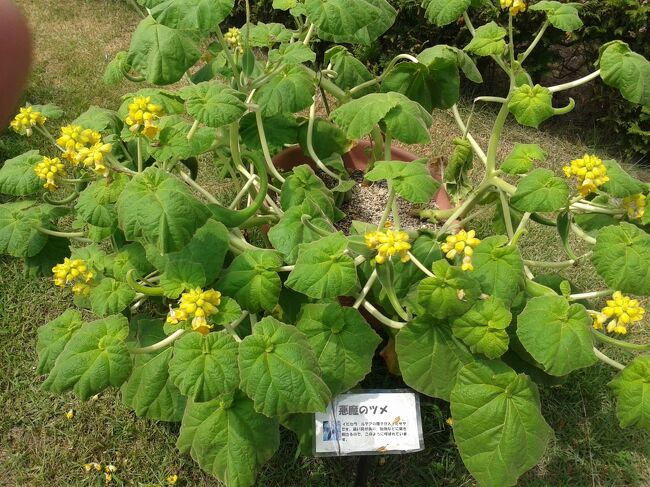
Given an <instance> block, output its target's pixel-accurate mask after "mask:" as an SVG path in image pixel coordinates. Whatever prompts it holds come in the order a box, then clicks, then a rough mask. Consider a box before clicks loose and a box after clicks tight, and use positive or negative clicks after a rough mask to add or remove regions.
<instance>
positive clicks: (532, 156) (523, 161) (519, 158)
mask: <svg viewBox="0 0 650 487" xmlns="http://www.w3.org/2000/svg"><path fill="white" fill-rule="evenodd" d="M545 160H546V152H544V150H543V149H542V148H541V147H540V146H539V145H537V144H515V148H514V149H513V150H512V152H511V153H510V154H508V157H506V159H505V160H504V161H503V164H502V165H501V167H500V169H501V170H502V171H503V172H505V173H506V174H526V173H528V172H530V171H531V170H532V169H533V163H534V162H544V161H545Z"/></svg>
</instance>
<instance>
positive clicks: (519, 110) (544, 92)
mask: <svg viewBox="0 0 650 487" xmlns="http://www.w3.org/2000/svg"><path fill="white" fill-rule="evenodd" d="M508 108H509V109H510V112H511V113H512V114H513V115H514V116H515V118H516V119H517V122H519V123H520V124H522V125H525V126H527V127H534V128H537V127H539V126H540V124H541V123H542V122H543V121H545V120H547V119H549V118H551V117H552V116H553V115H555V109H554V108H553V94H552V93H551V92H550V91H549V89H548V88H544V87H543V86H540V85H535V86H534V87H531V86H530V85H521V86H520V87H519V88H517V89H516V90H515V91H514V92H513V94H512V97H511V99H510V102H509V103H508Z"/></svg>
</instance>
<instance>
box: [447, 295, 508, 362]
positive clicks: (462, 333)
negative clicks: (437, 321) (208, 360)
mask: <svg viewBox="0 0 650 487" xmlns="http://www.w3.org/2000/svg"><path fill="white" fill-rule="evenodd" d="M511 320H512V313H510V311H508V308H506V306H505V304H504V303H503V301H501V300H500V299H498V298H494V297H490V298H488V299H486V300H485V301H477V303H476V304H475V305H474V306H472V308H471V309H470V310H469V311H468V312H467V313H465V314H464V315H463V316H461V317H460V318H457V319H456V320H455V321H454V326H453V332H454V335H456V336H457V337H458V338H460V339H461V340H463V342H465V344H466V345H467V346H468V347H469V349H470V350H471V351H472V352H473V353H482V354H483V355H485V356H486V357H487V358H490V359H493V358H497V357H500V356H501V355H503V354H504V353H505V352H506V350H508V344H509V343H510V338H509V337H508V332H506V328H508V325H510V321H511Z"/></svg>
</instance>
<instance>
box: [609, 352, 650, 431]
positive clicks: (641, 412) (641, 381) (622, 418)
mask: <svg viewBox="0 0 650 487" xmlns="http://www.w3.org/2000/svg"><path fill="white" fill-rule="evenodd" d="M608 385H609V387H611V388H612V389H613V390H614V394H616V399H617V404H616V417H617V418H618V420H619V422H620V425H621V428H627V427H629V426H634V427H636V428H642V429H644V430H649V431H650V356H649V355H642V356H640V357H636V358H635V359H634V360H633V361H632V363H630V365H628V366H627V367H625V369H623V370H622V371H621V372H619V373H618V374H617V375H616V377H614V380H612V381H611V382H610V383H609V384H608Z"/></svg>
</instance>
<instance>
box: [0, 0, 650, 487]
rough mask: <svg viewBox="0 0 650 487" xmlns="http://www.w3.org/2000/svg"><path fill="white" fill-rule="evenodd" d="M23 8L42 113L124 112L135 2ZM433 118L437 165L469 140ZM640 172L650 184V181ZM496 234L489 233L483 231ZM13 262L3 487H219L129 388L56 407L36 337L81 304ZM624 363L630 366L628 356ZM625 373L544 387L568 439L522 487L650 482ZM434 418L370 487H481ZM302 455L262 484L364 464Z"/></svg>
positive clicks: (33, 93)
mask: <svg viewBox="0 0 650 487" xmlns="http://www.w3.org/2000/svg"><path fill="white" fill-rule="evenodd" d="M18 4H19V6H20V7H21V8H22V9H23V10H24V11H25V13H26V14H27V16H28V18H29V20H30V23H31V25H32V28H33V31H34V37H35V43H36V53H35V64H34V72H33V75H32V78H31V82H30V85H29V88H28V90H27V93H26V96H25V99H27V100H29V101H30V102H32V103H55V104H57V105H59V106H61V107H63V108H64V109H65V110H66V113H67V115H66V119H67V120H71V119H73V118H74V117H76V116H77V115H78V114H79V113H81V112H83V111H84V110H85V109H86V108H87V107H88V106H89V105H92V104H95V105H103V106H106V107H110V108H114V107H116V106H117V105H118V103H119V99H120V96H121V94H123V93H126V92H129V91H132V90H133V89H136V85H134V84H133V83H128V82H126V83H124V84H123V85H120V86H117V87H106V86H104V85H103V84H102V82H101V75H102V72H103V69H104V66H105V65H106V63H107V62H108V60H109V59H110V58H111V57H112V56H113V54H114V53H115V52H117V51H119V50H123V49H126V48H127V47H128V42H129V38H130V33H131V32H132V31H133V29H134V27H135V25H136V24H137V21H138V19H137V16H136V14H135V13H134V12H133V11H131V10H130V9H129V8H128V7H127V6H126V4H125V3H124V2H121V1H118V0H66V1H65V2H56V1H54V0H19V1H18ZM492 116H493V113H492V112H491V111H490V110H479V111H478V112H477V113H476V114H475V117H474V120H475V122H474V123H475V125H474V127H475V128H474V129H473V132H474V133H475V136H476V138H477V139H478V140H479V142H480V143H481V144H482V145H484V146H485V145H486V142H487V138H488V136H489V128H490V127H489V122H490V120H491V117H492ZM434 117H435V120H434V126H433V128H432V133H433V136H434V137H433V139H434V142H433V143H432V144H431V145H430V146H428V147H422V148H420V149H419V150H421V151H424V152H426V153H427V154H431V153H433V154H445V153H448V152H449V150H450V147H451V139H452V137H453V136H455V135H456V127H455V125H454V123H453V119H452V117H451V116H449V115H448V114H446V113H442V112H441V113H435V114H434ZM581 134H582V137H583V140H581V139H580V135H581ZM585 134H586V135H585ZM567 137H570V138H567ZM533 141H535V142H537V143H540V145H542V147H543V148H545V149H546V150H547V152H548V153H549V155H550V157H549V160H548V162H547V165H548V166H549V167H550V168H552V169H554V170H555V171H559V170H560V166H561V165H562V164H563V163H566V162H567V161H569V160H571V159H572V158H575V157H576V156H581V155H582V154H584V153H585V152H586V151H587V148H586V145H585V143H588V144H589V145H591V146H592V147H594V145H596V146H598V145H599V144H598V137H597V134H595V133H593V132H590V131H588V130H586V131H585V130H572V131H571V133H569V134H567V133H562V132H561V131H559V130H557V131H556V130H553V129H551V130H548V131H544V132H538V131H534V130H529V129H524V128H521V127H519V126H516V125H515V124H512V123H511V124H510V125H509V126H508V129H507V136H506V141H505V143H504V145H503V147H502V148H501V151H502V152H503V154H502V155H505V154H507V153H508V151H509V150H510V149H511V148H512V146H513V145H514V143H515V142H521V143H530V142H533ZM34 143H35V144H36V146H38V144H39V143H40V142H39V141H37V140H36V141H35V140H25V139H23V138H20V137H18V136H15V135H12V134H8V133H4V134H2V135H0V161H3V160H5V159H6V158H8V157H13V156H15V155H18V154H20V153H22V152H23V151H25V150H28V149H29V148H32V145H31V144H34ZM43 147H45V145H43ZM599 149H606V148H603V147H599ZM639 175H640V177H642V178H644V179H646V180H649V179H650V177H649V175H648V173H647V172H645V173H644V172H640V173H639ZM486 224H487V223H486V222H482V223H481V224H479V230H480V228H484V226H485V225H486ZM532 228H533V231H531V233H529V234H528V235H526V236H525V237H524V240H523V243H524V245H525V249H526V252H527V253H528V254H527V255H529V256H530V257H531V258H538V259H550V258H552V257H553V256H552V255H549V248H550V247H552V246H557V244H559V237H558V236H557V235H556V234H554V233H553V232H549V231H548V230H545V229H542V228H541V227H538V226H534V227H532ZM0 262H2V268H1V269H0V339H2V346H0V404H3V414H2V416H0V475H1V476H0V485H3V486H8V487H12V486H30V487H40V486H77V485H102V484H103V480H102V479H101V477H100V476H99V475H93V474H86V473H85V472H84V471H83V468H82V465H83V464H84V463H87V462H93V461H94V462H101V463H102V464H105V463H112V464H114V465H116V466H117V467H118V471H117V473H116V475H115V477H116V481H117V483H118V484H119V483H120V482H123V483H124V485H151V484H160V483H163V484H164V479H165V477H166V476H167V475H169V474H172V473H176V474H178V475H179V483H178V485H188V486H214V485H218V482H217V481H216V480H215V479H213V478H212V477H210V476H208V475H206V474H204V473H203V472H202V471H201V470H200V469H199V468H198V467H197V466H196V465H195V464H194V463H193V461H192V460H191V459H190V458H189V457H186V456H181V455H180V454H179V453H178V452H177V450H176V449H175V446H174V443H175V439H176V436H177V433H178V425H167V424H163V423H155V422H152V421H147V420H141V419H138V418H136V417H135V415H134V414H133V413H132V412H131V411H130V410H128V409H127V408H126V407H125V406H123V405H122V404H121V402H120V398H119V393H118V392H117V391H114V390H110V391H107V392H105V393H103V394H101V395H100V396H99V398H98V399H96V400H91V401H88V402H87V403H84V404H81V403H79V402H78V401H77V400H76V399H75V398H74V397H73V396H72V395H62V396H55V395H51V394H49V393H46V392H43V391H41V390H40V388H39V386H40V383H41V380H42V379H41V378H39V377H38V376H36V373H35V368H36V351H35V343H36V330H37V329H38V327H39V326H40V325H42V324H44V323H46V322H47V321H49V320H50V319H53V318H54V317H56V316H58V314H60V313H61V312H62V311H63V310H64V309H66V308H67V307H68V305H69V304H70V299H69V296H68V295H66V294H65V293H63V292H61V291H60V290H59V289H57V288H55V287H54V286H53V285H52V284H51V282H50V280H49V279H33V278H27V277H25V276H24V275H23V273H22V264H21V263H20V262H18V261H15V260H11V259H4V260H2V261H0ZM566 277H567V278H571V279H572V280H573V281H575V282H576V283H577V284H579V285H581V286H583V287H595V286H598V285H599V283H598V281H597V278H596V277H595V273H594V272H593V269H591V268H589V267H587V266H585V267H584V268H582V269H580V270H578V271H576V270H574V269H572V270H570V271H567V272H566ZM644 338H645V339H648V338H650V333H648V332H640V331H638V332H636V333H635V334H634V336H633V339H634V340H642V339H644ZM618 358H620V359H621V360H629V357H625V356H622V355H621V356H618ZM612 376H613V373H612V370H611V369H609V368H607V367H605V366H596V367H593V368H591V369H588V370H583V371H579V372H576V373H574V374H572V375H571V376H570V377H569V379H568V380H567V382H566V383H565V384H564V385H562V386H559V387H555V388H552V389H550V388H544V389H542V390H541V397H542V403H543V405H544V410H545V412H546V419H547V421H548V422H549V424H550V425H551V426H552V428H553V429H554V430H555V431H556V438H555V440H554V441H552V442H551V444H550V447H549V449H548V451H547V454H546V455H545V457H544V459H543V461H542V462H541V464H540V465H538V466H537V467H535V468H534V469H533V470H531V471H530V472H529V473H528V474H526V475H525V476H524V477H523V478H522V481H521V485H524V486H531V487H532V486H540V487H541V486H578V487H580V486H608V487H609V486H621V487H623V486H635V485H638V486H643V485H648V482H649V480H648V479H650V436H648V435H647V434H644V433H639V432H635V431H628V430H621V429H620V428H619V426H618V423H617V421H616V418H615V415H614V404H613V399H612V396H611V395H610V393H609V392H608V390H607V387H606V384H607V382H608V381H609V380H610V379H611V377H612ZM373 380H382V379H377V378H374V379H373ZM386 385H388V386H391V387H396V386H399V381H397V380H390V381H389V382H386ZM422 407H423V421H424V431H425V443H426V446H427V450H426V451H424V452H421V453H417V454H413V455H406V456H390V457H387V458H384V459H380V460H379V462H378V464H377V465H376V467H375V469H374V472H373V474H372V476H371V480H370V485H373V486H404V485H408V486H409V487H411V486H413V487H418V486H438V485H439V486H462V485H473V484H474V482H473V480H472V478H471V477H470V476H469V475H468V473H467V471H466V470H465V468H464V467H463V465H462V462H461V461H460V458H459V456H458V453H457V451H456V449H455V448H454V447H453V439H452V437H451V434H450V428H449V427H448V426H447V425H446V424H445V419H446V418H447V417H448V415H449V409H448V406H447V404H446V403H444V402H441V401H434V400H431V399H426V398H423V401H422ZM69 409H74V410H75V412H76V414H75V417H74V419H73V420H71V421H68V420H67V419H66V417H65V412H66V411H67V410H69ZM295 449H296V442H295V440H294V439H293V437H292V436H291V435H290V434H288V433H283V441H282V445H281V447H280V451H279V452H278V454H277V455H276V456H275V457H274V458H273V460H272V461H271V462H269V464H268V465H267V466H266V467H265V468H264V470H263V472H262V473H261V475H260V477H259V483H258V484H259V485H260V486H323V487H325V486H335V485H336V486H341V485H350V484H351V479H352V478H353V471H354V468H355V464H356V463H355V462H356V461H355V459H352V458H349V459H313V458H299V459H296V458H295V457H294V452H295Z"/></svg>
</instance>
